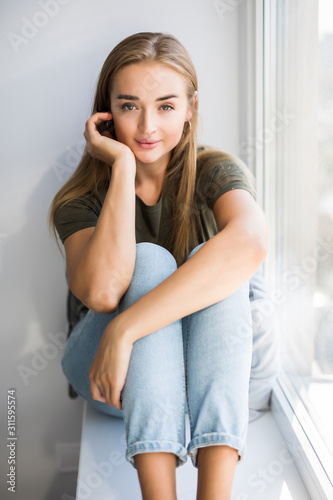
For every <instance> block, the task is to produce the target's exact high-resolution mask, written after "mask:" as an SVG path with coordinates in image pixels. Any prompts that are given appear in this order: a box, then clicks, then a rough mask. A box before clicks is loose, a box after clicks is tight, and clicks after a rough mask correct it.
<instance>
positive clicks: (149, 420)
mask: <svg viewBox="0 0 333 500" xmlns="http://www.w3.org/2000/svg"><path fill="white" fill-rule="evenodd" d="M200 246H201V245H199V246H198V247H197V248H195V249H194V250H193V252H192V253H191V254H190V256H189V258H191V256H192V255H193V254H194V253H195V252H196V251H197V250H198V248H200ZM176 269H177V265H176V261H175V259H174V258H173V256H172V255H171V254H170V253H169V252H168V251H167V250H166V249H165V248H163V247H160V246H158V245H154V244H152V243H139V244H137V252H136V263H135V270H134V274H133V278H132V282H131V284H130V286H129V288H128V290H127V292H126V293H125V294H124V296H123V298H122V299H121V301H120V303H119V307H118V310H117V312H115V313H114V314H99V313H95V312H93V311H89V312H88V313H87V315H86V316H85V317H84V318H83V319H81V321H79V323H78V324H77V325H76V326H75V328H74V330H73V331H72V333H71V335H70V337H69V339H68V342H67V345H66V348H65V351H64V355H63V359H62V367H63V371H64V373H65V375H66V377H67V379H68V381H69V382H70V384H71V385H72V387H73V388H74V389H75V391H76V392H77V393H78V394H79V395H81V396H82V397H83V398H84V399H85V400H86V401H88V403H90V404H91V405H93V406H94V407H95V408H97V409H98V410H100V411H102V412H104V413H107V414H109V415H112V416H116V417H123V419H124V424H125V430H126V441H127V449H126V459H127V460H128V461H129V462H130V463H131V464H132V465H133V466H134V468H136V466H135V461H134V458H133V457H134V456H135V455H136V454H138V453H146V452H169V453H174V454H175V455H176V467H179V466H181V465H183V464H184V463H185V462H186V460H187V454H188V455H189V456H190V457H191V460H192V463H193V465H194V466H195V467H197V452H198V448H201V447H205V446H211V445H228V446H230V447H232V448H235V449H236V450H237V451H238V454H239V457H240V459H241V458H242V457H243V455H244V452H245V448H246V443H245V441H246V433H247V427H248V422H249V378H250V371H251V360H252V317H251V307H250V300H249V282H246V283H245V284H244V285H242V286H241V287H240V288H239V289H238V290H237V291H236V292H235V293H233V294H232V295H231V296H229V297H227V298H226V299H224V300H222V301H221V302H218V303H217V304H214V305H212V306H210V307H207V308H205V309H202V310H200V311H198V312H196V313H193V314H191V315H189V316H188V317H185V318H183V319H182V320H178V321H176V322H174V323H172V324H170V325H168V326H166V327H165V328H163V329H161V330H159V331H157V332H154V333H152V334H150V335H147V336H145V337H143V338H141V339H139V340H137V341H136V342H134V345H133V350H132V353H131V358H130V363H129V369H128V373H127V378H126V382H125V385H124V388H123V390H122V406H123V409H122V411H119V410H117V409H116V408H114V407H112V406H108V405H107V404H105V403H101V402H99V401H95V400H93V399H92V398H91V395H90V382H89V375H88V374H89V368H90V365H91V363H92V361H93V358H94V356H95V353H96V351H97V348H98V345H99V342H100V340H101V337H102V335H103V332H104V330H105V328H106V326H107V324H108V323H109V322H110V321H111V320H112V319H113V318H114V317H115V315H116V314H119V313H120V312H122V311H124V310H126V309H127V308H128V307H130V306H131V305H132V304H133V303H134V302H136V301H137V300H138V299H139V298H140V297H142V296H143V295H144V294H146V293H147V292H148V291H149V290H151V289H153V288H154V287H156V286H157V285H158V284H159V283H160V282H162V281H163V280H164V279H166V278H167V277H168V276H169V275H170V274H172V273H173V272H174V271H175V270H176ZM267 394H268V393H267V391H266V393H265V398H264V400H265V403H264V404H267ZM261 404H262V403H261ZM257 406H258V405H257ZM259 406H260V405H259ZM262 406H263V404H262ZM260 409H261V408H260V407H258V408H256V410H260ZM187 411H188V415H189V421H190V431H191V441H190V442H189V444H188V446H187V447H186V436H185V413H186V412H187Z"/></svg>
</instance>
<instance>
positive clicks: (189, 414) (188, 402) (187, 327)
mask: <svg viewBox="0 0 333 500" xmlns="http://www.w3.org/2000/svg"><path fill="white" fill-rule="evenodd" d="M189 323H190V316H187V318H186V370H185V384H186V398H187V408H188V417H189V421H190V429H191V436H192V434H193V429H194V426H193V421H192V415H191V408H190V398H189V393H188V344H189V328H190V327H189Z"/></svg>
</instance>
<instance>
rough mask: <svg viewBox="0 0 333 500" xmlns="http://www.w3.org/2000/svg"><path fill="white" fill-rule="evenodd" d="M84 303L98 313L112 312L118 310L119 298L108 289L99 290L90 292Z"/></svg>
mask: <svg viewBox="0 0 333 500" xmlns="http://www.w3.org/2000/svg"><path fill="white" fill-rule="evenodd" d="M84 304H85V305H86V306H87V307H88V309H91V310H92V311H94V312H96V313H100V314H112V313H114V312H115V311H116V310H117V308H118V304H119V300H118V299H117V297H114V296H113V295H112V294H110V293H109V291H108V290H99V291H97V292H96V293H90V294H89V295H88V296H87V298H86V300H85V302H84Z"/></svg>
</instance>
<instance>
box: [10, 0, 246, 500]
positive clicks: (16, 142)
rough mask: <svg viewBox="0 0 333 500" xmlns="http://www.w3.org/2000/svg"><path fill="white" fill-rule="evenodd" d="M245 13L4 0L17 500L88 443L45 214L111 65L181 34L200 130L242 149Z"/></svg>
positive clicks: (152, 2)
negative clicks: (111, 57) (136, 44)
mask: <svg viewBox="0 0 333 500" xmlns="http://www.w3.org/2000/svg"><path fill="white" fill-rule="evenodd" d="M220 4H221V2H220ZM224 4H228V2H224ZM43 5H44V8H43V7H42V6H43ZM47 10H48V13H46V11H47ZM41 13H44V14H41ZM237 16H238V12H237V9H236V8H231V7H230V9H228V10H227V11H225V12H222V11H221V9H220V11H219V9H218V8H217V7H216V6H214V3H213V1H207V0H184V1H181V2H180V1H179V0H169V1H168V3H166V2H163V3H162V2H156V0H143V1H136V0H122V1H121V2H119V1H117V2H116V1H113V0H95V1H89V0H81V1H79V0H39V1H37V0H36V1H34V0H29V1H24V0H16V1H15V2H12V1H10V0H2V1H1V5H0V19H1V21H0V23H1V49H0V50H1V57H2V64H1V68H2V70H1V83H0V85H1V87H0V95H1V101H2V108H1V109H2V112H1V120H0V127H1V132H0V138H1V142H2V147H1V156H2V158H1V167H0V171H1V182H0V189H1V197H0V200H1V213H0V252H1V253H0V273H1V281H0V283H1V289H0V293H1V296H0V301H1V302H0V303H1V363H0V365H1V372H0V375H1V397H0V411H1V414H0V417H1V436H2V438H1V447H0V450H1V451H0V470H1V478H0V484H1V486H0V487H1V488H3V489H4V490H6V488H7V487H6V484H5V481H6V480H7V478H6V476H5V474H6V473H7V472H8V471H9V466H8V464H7V457H8V450H9V449H8V448H7V447H6V433H7V427H6V420H7V418H6V408H7V407H6V405H7V389H8V388H12V387H14V388H15V389H16V395H17V436H18V441H17V448H16V458H17V493H16V497H15V498H16V499H21V498H24V499H29V500H30V499H34V500H43V499H48V500H50V499H51V498H52V499H53V498H60V495H59V494H58V495H57V496H56V495H55V494H54V488H53V485H54V481H55V478H56V475H57V473H58V469H57V460H56V444H57V443H72V442H79V440H80V431H81V414H82V401H81V400H79V399H78V400H70V399H69V398H68V396H67V381H66V379H65V377H64V375H63V374H62V371H61V365H60V361H61V356H62V350H63V349H62V347H61V346H60V347H59V345H58V347H57V345H56V344H55V342H54V340H52V339H51V338H50V336H49V334H51V335H53V336H55V335H56V334H59V335H58V337H59V339H60V340H61V338H63V336H64V334H62V335H61V333H60V332H64V331H65V327H66V318H65V306H66V303H65V299H66V291H67V289H66V281H65V263H64V259H63V257H62V256H61V254H60V252H59V250H58V249H57V246H56V243H55V241H54V240H53V239H52V238H51V236H50V235H49V233H48V229H47V225H46V216H47V211H48V207H49V204H50V202H51V199H52V197H53V196H54V194H55V193H56V192H57V191H58V190H59V188H60V187H61V185H62V184H63V182H64V181H65V180H66V178H67V177H68V175H69V173H70V172H71V171H72V169H73V167H74V166H75V164H76V163H77V159H78V153H77V152H76V151H80V147H81V146H82V137H83V136H82V133H83V129H84V123H85V121H86V119H87V118H88V117H89V113H90V108H91V103H92V98H93V94H94V89H95V84H96V80H97V76H98V73H99V71H100V68H101V65H102V63H103V61H104V59H105V58H106V56H107V54H108V53H109V52H110V50H111V49H112V48H113V46H114V45H115V44H116V43H118V42H119V41H120V40H121V39H123V38H124V37H125V36H128V35H130V34H132V33H135V32H138V31H166V32H169V33H172V34H174V35H175V36H177V37H178V38H179V39H180V40H181V42H183V44H184V45H185V46H186V47H187V48H188V50H189V52H190V54H191V56H192V58H193V61H194V64H195V65H196V68H197V73H198V78H199V102H200V105H199V106H200V114H201V117H202V122H203V127H202V131H201V133H200V137H199V139H200V140H202V141H203V142H205V143H206V144H212V145H215V146H218V147H220V148H222V149H224V150H226V151H229V152H232V153H234V154H238V146H239V132H238V131H239V118H238V115H239V109H238V102H239V96H238V33H237V27H238V20H237ZM27 20H29V21H30V22H32V23H33V24H32V25H31V24H30V25H29V27H28V22H27ZM34 25H38V27H37V28H36V27H34ZM56 163H58V167H59V164H60V170H59V169H58V170H56V168H55V167H56ZM59 339H58V340H59ZM48 344H49V345H48ZM52 346H53V347H52ZM36 353H39V356H37V357H38V359H37V357H36ZM41 356H42V357H41ZM47 357H48V358H49V359H47ZM51 357H53V359H50V358H51ZM19 367H21V370H25V372H26V374H25V378H24V376H23V375H22V372H21V374H20V373H19V371H18V368H19ZM28 370H30V372H29V371H28ZM65 492H66V490H65V489H64V490H63V493H65ZM7 495H8V498H10V497H9V493H8V492H7ZM7 495H6V494H4V495H3V494H2V497H1V498H7Z"/></svg>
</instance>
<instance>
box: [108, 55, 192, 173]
mask: <svg viewBox="0 0 333 500" xmlns="http://www.w3.org/2000/svg"><path fill="white" fill-rule="evenodd" d="M111 113H112V118H113V121H114V126H115V132H116V135H117V139H118V141H120V142H122V143H124V144H126V145H127V146H128V147H129V148H130V149H131V150H132V151H133V153H134V155H135V157H136V160H137V164H138V162H139V163H141V164H153V163H155V162H156V164H160V165H161V162H162V163H163V165H164V166H165V167H166V165H167V163H168V161H169V158H170V152H171V150H172V149H173V148H174V147H175V146H176V145H177V144H178V142H179V141H180V138H181V136H182V132H183V128H184V123H185V122H186V121H188V120H189V119H190V118H191V116H192V113H191V111H190V108H189V102H188V98H187V95H186V87H185V82H184V80H183V78H182V76H181V75H180V74H179V73H178V72H177V71H175V70H174V69H171V68H169V67H168V66H166V65H164V64H160V63H157V62H140V63H136V64H132V65H130V66H126V67H124V68H122V69H121V70H119V71H118V73H117V74H116V76H115V78H114V81H113V88H112V92H111ZM147 141H148V143H147Z"/></svg>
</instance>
